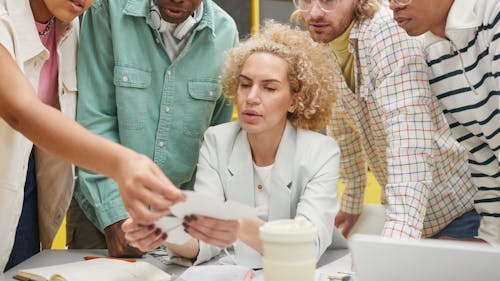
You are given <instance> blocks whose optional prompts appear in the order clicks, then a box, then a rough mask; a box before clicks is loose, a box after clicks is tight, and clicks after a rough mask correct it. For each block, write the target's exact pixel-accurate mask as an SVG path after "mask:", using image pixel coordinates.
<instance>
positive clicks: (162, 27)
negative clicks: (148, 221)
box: [149, 3, 197, 40]
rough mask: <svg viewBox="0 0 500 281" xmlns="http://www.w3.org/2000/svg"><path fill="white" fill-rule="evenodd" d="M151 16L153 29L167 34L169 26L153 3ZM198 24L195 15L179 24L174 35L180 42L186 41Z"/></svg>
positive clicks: (150, 11)
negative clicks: (186, 37) (185, 38)
mask: <svg viewBox="0 0 500 281" xmlns="http://www.w3.org/2000/svg"><path fill="white" fill-rule="evenodd" d="M149 16H150V18H151V27H152V28H153V29H156V30H158V31H159V32H165V31H166V30H167V27H168V25H169V24H171V23H168V22H167V21H166V20H164V19H163V18H162V16H161V14H160V10H159V9H158V7H157V6H156V5H154V4H153V3H152V4H151V8H150V10H149ZM196 24H197V21H196V19H195V18H194V16H193V15H190V16H189V17H187V19H186V20H184V21H183V22H181V23H179V24H178V25H177V26H176V27H175V30H174V32H173V33H172V35H173V36H174V37H175V38H177V39H178V40H182V39H184V37H185V36H186V35H187V34H188V33H189V31H191V29H192V28H193V27H194V26H195V25H196Z"/></svg>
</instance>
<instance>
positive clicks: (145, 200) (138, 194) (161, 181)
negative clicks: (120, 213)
mask: <svg viewBox="0 0 500 281" xmlns="http://www.w3.org/2000/svg"><path fill="white" fill-rule="evenodd" d="M127 152H128V154H125V155H123V154H122V156H123V157H124V159H122V160H121V161H120V163H119V165H118V169H116V173H115V174H114V175H113V179H115V181H116V182H117V183H118V186H119V188H120V195H121V197H122V200H123V204H124V205H125V208H126V209H127V212H128V214H129V215H130V217H131V218H132V219H134V221H135V222H136V223H137V224H141V225H150V224H153V223H154V222H156V221H157V220H158V219H160V218H162V217H163V216H165V215H166V214H168V213H169V212H170V206H172V205H173V204H175V203H177V202H179V201H183V200H185V198H186V196H185V195H184V194H183V193H182V192H181V191H180V190H179V189H177V188H176V187H175V186H174V185H173V184H172V182H170V180H169V179H168V178H167V177H166V176H165V175H164V174H163V172H162V171H161V170H160V169H159V168H158V166H156V165H155V164H154V163H153V162H152V161H151V160H150V159H149V158H148V157H146V156H144V155H141V154H138V153H135V152H133V151H131V150H128V151H127ZM149 207H151V208H152V209H151V208H149Z"/></svg>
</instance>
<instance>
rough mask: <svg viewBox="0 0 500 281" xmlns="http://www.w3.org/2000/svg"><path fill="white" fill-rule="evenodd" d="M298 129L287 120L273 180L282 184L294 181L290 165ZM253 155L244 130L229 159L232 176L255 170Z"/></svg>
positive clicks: (239, 135)
mask: <svg viewBox="0 0 500 281" xmlns="http://www.w3.org/2000/svg"><path fill="white" fill-rule="evenodd" d="M296 135H297V129H295V127H294V126H293V125H292V123H291V122H290V121H288V120H287V122H286V125H285V130H284V131H283V136H282V137H281V141H280V144H279V146H278V151H277V152H276V159H275V161H274V169H273V171H274V172H273V178H275V179H278V180H279V181H280V182H281V183H282V184H284V185H288V184H289V183H290V182H291V180H292V176H293V175H292V169H290V163H294V158H295V149H296V143H295V139H296ZM252 163H253V161H252V153H251V149H250V144H249V143H248V137H247V133H246V132H245V131H243V130H241V131H240V132H239V134H238V135H237V137H236V140H235V142H234V146H233V149H232V152H231V157H230V159H229V165H228V170H229V172H230V173H231V174H232V175H235V174H238V173H239V172H241V171H245V170H248V169H253V166H252V165H253V164H252Z"/></svg>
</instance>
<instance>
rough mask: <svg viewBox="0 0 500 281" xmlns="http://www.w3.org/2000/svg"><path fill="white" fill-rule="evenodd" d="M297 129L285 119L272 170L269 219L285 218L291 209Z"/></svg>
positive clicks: (289, 214)
mask: <svg viewBox="0 0 500 281" xmlns="http://www.w3.org/2000/svg"><path fill="white" fill-rule="evenodd" d="M296 135H297V130H296V129H295V128H294V127H293V125H292V124H291V123H290V122H288V121H287V123H286V126H285V131H284V132H283V137H282V138H281V142H280V145H279V147H278V152H277V153H276V159H275V161H274V168H273V172H272V177H271V178H272V186H271V196H270V198H269V220H277V219H287V218H290V217H291V214H292V213H293V214H294V213H295V212H292V210H291V195H292V185H293V182H292V180H293V167H294V163H295V162H294V161H295V148H296Z"/></svg>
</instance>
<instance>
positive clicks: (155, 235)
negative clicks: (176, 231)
mask: <svg viewBox="0 0 500 281" xmlns="http://www.w3.org/2000/svg"><path fill="white" fill-rule="evenodd" d="M121 228H122V230H123V232H125V239H127V242H128V244H129V245H130V246H132V247H135V248H137V249H139V250H141V251H143V252H149V251H152V250H154V249H156V248H158V247H159V246H160V245H161V244H163V242H165V239H167V234H166V233H165V232H162V230H161V229H160V228H157V227H155V226H154V225H153V224H150V225H142V224H138V223H136V222H135V221H134V220H133V219H131V218H128V219H127V220H125V222H123V224H122V226H121Z"/></svg>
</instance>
